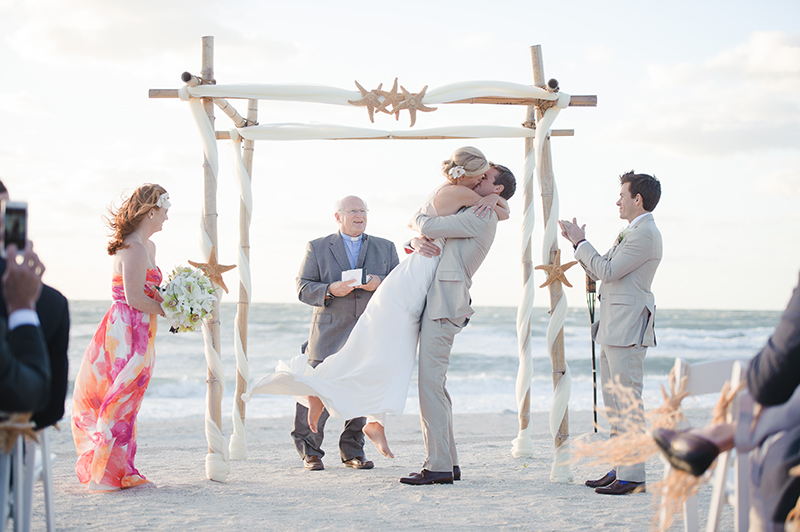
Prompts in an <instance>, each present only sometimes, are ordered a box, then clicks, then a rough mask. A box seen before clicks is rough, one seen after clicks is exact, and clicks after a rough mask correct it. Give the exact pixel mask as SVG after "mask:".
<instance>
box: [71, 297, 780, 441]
mask: <svg viewBox="0 0 800 532" xmlns="http://www.w3.org/2000/svg"><path fill="white" fill-rule="evenodd" d="M109 304H110V302H107V301H71V302H70V315H71V320H72V326H71V330H70V346H69V358H70V392H69V395H68V398H67V414H66V415H67V416H68V415H69V412H70V410H71V397H72V392H71V389H72V383H73V382H74V379H75V375H76V374H77V372H78V369H79V367H80V363H81V358H82V357H83V352H84V350H85V349H86V346H87V345H88V343H89V340H90V339H91V337H92V336H93V334H94V332H95V329H96V327H97V325H98V324H99V323H100V320H101V319H102V317H103V315H104V314H105V312H106V310H107V309H108V306H109ZM475 310H476V312H475V315H474V316H473V319H472V321H471V322H470V324H469V326H468V327H466V328H465V329H464V330H463V331H462V332H461V333H460V334H458V335H457V336H456V339H455V344H454V346H453V351H452V356H451V358H450V368H449V371H448V381H447V382H448V390H449V391H450V394H451V396H452V399H453V411H454V412H455V413H504V412H516V410H517V407H516V399H515V395H514V389H515V382H516V377H517V368H518V365H519V355H518V352H517V337H516V312H517V310H516V308H512V307H476V308H475ZM235 314H236V304H235V303H223V304H222V308H221V321H222V349H221V350H222V359H223V364H224V365H225V391H224V396H223V403H222V409H223V410H222V411H223V416H225V417H226V418H227V421H226V422H225V425H226V426H227V427H228V428H229V427H230V416H231V414H230V413H231V411H232V408H233V396H234V387H235V379H236V362H235V357H234V352H233V345H234V344H233V320H234V317H235ZM780 315H781V313H780V312H777V311H731V310H661V309H659V310H658V312H657V314H656V337H657V341H658V346H657V347H655V348H651V349H649V350H648V353H647V358H646V360H645V377H644V400H645V407H646V408H654V407H657V406H659V405H660V404H661V402H662V399H661V392H660V385H662V384H664V385H666V383H667V376H668V374H669V371H670V369H671V368H672V365H673V363H674V360H675V358H676V357H683V358H684V359H686V360H687V361H688V362H689V363H690V364H691V363H696V362H701V361H705V360H714V359H720V358H732V357H735V358H746V357H752V356H753V355H755V354H756V353H757V352H758V350H759V349H760V348H761V346H763V345H764V343H765V342H766V340H767V338H768V337H769V335H770V334H771V333H772V331H773V329H774V328H775V326H776V325H777V324H778V321H779V319H780ZM548 317H549V316H548V311H547V309H543V308H542V309H539V308H537V309H535V310H534V313H533V319H532V326H531V334H532V338H533V368H534V374H533V380H532V383H531V410H532V411H542V412H546V411H549V410H550V407H551V405H552V396H553V381H552V376H551V372H552V369H551V365H550V360H549V358H548V356H547V351H546V347H545V333H546V330H547V323H548ZM310 319H311V308H310V307H308V306H306V305H303V304H301V303H287V304H277V303H256V304H253V305H251V310H250V319H249V325H248V327H249V337H248V348H249V349H248V356H249V362H250V382H251V383H253V382H255V381H257V380H258V379H259V378H261V377H262V376H263V375H266V374H267V373H270V372H271V371H273V370H274V368H275V366H276V365H277V363H278V361H279V360H281V359H284V360H288V359H290V358H292V357H294V356H295V355H297V354H298V353H299V352H300V351H299V350H300V345H301V344H302V343H303V342H304V341H305V340H306V339H307V338H308V327H309V323H310ZM564 344H565V352H566V358H567V363H568V364H569V367H570V371H571V373H572V379H573V383H572V394H571V399H570V404H569V408H570V410H572V411H591V410H592V363H591V340H590V336H589V313H588V310H587V309H586V308H583V309H581V308H572V309H570V310H569V312H568V314H567V319H566V324H565V327H564ZM596 353H597V357H598V360H599V354H600V351H599V348H597V349H596ZM205 381H206V364H205V358H204V355H203V335H202V333H200V332H196V333H179V334H171V333H170V332H169V327H167V326H166V322H164V321H160V322H159V331H158V335H157V338H156V363H155V370H154V373H153V378H152V380H151V382H150V388H149V389H148V391H147V394H146V395H145V398H144V403H143V405H142V409H141V412H140V414H139V419H141V420H168V419H192V418H196V419H202V418H203V416H204V412H205V394H206V382H205ZM598 381H599V372H598ZM417 397H418V396H417V383H416V370H415V373H414V375H413V376H412V379H411V383H410V384H409V390H408V400H407V402H406V408H405V412H404V414H418V412H419V407H418V401H417ZM691 401H695V402H691ZM598 403H599V404H600V405H601V406H602V396H601V394H600V391H599V382H598ZM713 403H714V398H712V397H708V398H701V399H698V400H695V399H691V400H687V401H685V402H684V404H685V405H686V406H697V407H708V406H711V405H713ZM293 413H294V401H293V400H292V399H291V398H290V397H273V396H266V395H258V396H256V397H254V398H253V400H252V401H251V402H250V403H249V404H248V405H247V414H246V415H247V417H251V418H271V417H284V416H291V415H293Z"/></svg>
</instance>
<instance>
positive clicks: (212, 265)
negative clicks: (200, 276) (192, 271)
mask: <svg viewBox="0 0 800 532" xmlns="http://www.w3.org/2000/svg"><path fill="white" fill-rule="evenodd" d="M189 264H191V265H192V266H194V267H195V268H199V269H201V270H203V273H205V274H206V275H207V276H208V278H209V279H211V281H212V282H213V283H214V284H216V285H217V286H221V287H222V289H223V290H225V293H226V294H227V293H228V287H227V286H225V281H223V280H222V274H223V273H225V272H227V271H230V270H232V269H234V268H235V267H236V265H235V264H233V265H231V266H223V265H222V264H220V263H218V262H217V251H216V246H211V255H209V257H208V262H194V261H191V260H190V261H189Z"/></svg>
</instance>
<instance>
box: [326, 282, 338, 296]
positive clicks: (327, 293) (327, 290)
mask: <svg viewBox="0 0 800 532" xmlns="http://www.w3.org/2000/svg"><path fill="white" fill-rule="evenodd" d="M334 297H336V296H334V295H333V294H331V286H330V285H328V288H326V289H325V299H333V298H334Z"/></svg>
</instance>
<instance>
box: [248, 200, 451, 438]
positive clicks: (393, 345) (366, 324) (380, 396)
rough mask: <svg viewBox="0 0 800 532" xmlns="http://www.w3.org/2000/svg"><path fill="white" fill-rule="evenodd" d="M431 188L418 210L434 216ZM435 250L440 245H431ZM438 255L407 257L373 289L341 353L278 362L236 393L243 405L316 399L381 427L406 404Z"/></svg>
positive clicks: (335, 410)
mask: <svg viewBox="0 0 800 532" xmlns="http://www.w3.org/2000/svg"><path fill="white" fill-rule="evenodd" d="M438 191H439V188H437V189H436V190H434V191H433V192H432V193H431V195H430V196H428V198H427V200H426V201H425V203H424V204H423V206H422V208H421V209H420V211H421V212H424V213H425V214H426V215H427V216H437V213H436V209H435V208H434V206H433V198H434V196H435V195H436V192H438ZM436 244H437V245H439V247H440V248H441V247H442V246H443V242H442V241H436ZM438 265H439V257H433V258H428V257H423V256H422V255H420V254H419V253H412V254H411V255H409V256H408V258H406V260H404V261H403V262H401V263H400V264H399V265H398V266H397V267H396V268H395V269H394V270H392V272H391V273H390V274H389V275H388V276H387V277H386V278H385V279H384V280H383V282H382V283H381V284H380V286H378V289H377V290H376V291H375V293H374V294H373V296H372V298H371V299H370V301H369V304H367V308H366V310H365V311H364V314H362V315H361V317H360V318H359V319H358V321H357V322H356V325H355V327H353V331H352V332H351V333H350V337H349V338H348V340H347V342H346V343H345V345H344V346H343V347H342V349H341V350H340V351H339V352H337V353H335V354H333V355H331V356H329V357H328V358H326V359H325V360H324V361H323V362H322V363H321V364H319V365H318V366H317V367H316V368H312V367H311V366H309V365H308V357H307V356H306V355H299V356H297V357H295V358H293V359H292V360H291V361H290V363H289V364H286V363H285V362H280V363H279V364H278V367H277V368H276V371H275V373H272V374H270V375H267V376H266V377H264V378H262V379H261V380H260V381H258V382H257V383H256V384H255V385H254V386H253V387H252V388H251V389H250V391H249V392H247V393H246V394H244V395H242V399H243V400H244V401H245V402H248V401H249V400H250V398H251V397H252V396H253V395H254V394H257V393H263V394H272V395H292V396H294V397H295V398H296V400H297V401H298V402H299V403H301V404H303V405H305V406H306V407H308V400H307V399H306V396H309V395H311V396H316V397H319V398H320V399H321V400H322V402H323V404H324V405H325V407H326V408H327V409H328V412H329V413H330V414H331V415H332V416H334V417H339V418H343V419H353V418H356V417H361V416H369V418H370V419H369V420H368V421H370V422H371V421H378V422H380V423H381V424H383V419H384V415H385V414H387V413H391V414H400V413H402V412H403V408H404V407H405V403H406V396H407V395H408V383H409V381H410V380H411V372H412V371H413V369H414V360H415V358H416V354H417V342H418V339H419V327H420V326H419V320H420V316H421V315H422V311H423V310H424V308H425V298H426V296H427V293H428V288H430V285H431V282H432V281H433V277H434V275H435V274H436V267H437V266H438Z"/></svg>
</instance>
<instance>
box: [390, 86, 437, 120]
mask: <svg viewBox="0 0 800 532" xmlns="http://www.w3.org/2000/svg"><path fill="white" fill-rule="evenodd" d="M400 90H401V91H403V98H404V99H403V103H401V104H400V105H398V106H397V107H395V108H393V109H392V112H398V113H399V112H400V110H401V109H408V114H410V115H411V125H410V126H409V127H414V124H415V123H416V121H417V111H422V112H423V113H430V112H431V111H435V110H436V109H437V107H425V105H423V104H422V99H423V98H424V97H425V91H426V90H428V86H427V85H425V86H424V87H422V90H421V91H420V92H418V93H416V94H412V93H410V92H408V91H407V90H406V88H405V87H403V86H402V85H400Z"/></svg>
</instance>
